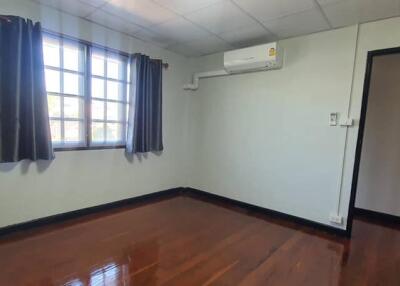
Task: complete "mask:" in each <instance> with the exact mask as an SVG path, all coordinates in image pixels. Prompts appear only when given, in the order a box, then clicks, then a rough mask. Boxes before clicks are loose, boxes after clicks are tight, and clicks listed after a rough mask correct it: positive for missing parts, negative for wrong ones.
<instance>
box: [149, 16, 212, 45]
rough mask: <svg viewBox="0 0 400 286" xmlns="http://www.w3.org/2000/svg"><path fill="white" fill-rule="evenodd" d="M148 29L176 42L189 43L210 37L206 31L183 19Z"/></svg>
mask: <svg viewBox="0 0 400 286" xmlns="http://www.w3.org/2000/svg"><path fill="white" fill-rule="evenodd" d="M150 29H151V30H152V31H154V32H156V33H158V34H160V35H163V36H165V37H168V38H170V39H172V40H174V41H176V42H190V41H194V40H196V39H199V38H202V37H203V38H204V37H206V36H208V35H210V33H208V32H207V31H205V30H203V29H201V28H199V27H198V26H196V25H194V24H193V23H191V22H189V21H187V20H185V19H183V18H178V19H174V20H172V21H168V22H165V23H163V24H161V25H158V26H154V27H151V28H150Z"/></svg>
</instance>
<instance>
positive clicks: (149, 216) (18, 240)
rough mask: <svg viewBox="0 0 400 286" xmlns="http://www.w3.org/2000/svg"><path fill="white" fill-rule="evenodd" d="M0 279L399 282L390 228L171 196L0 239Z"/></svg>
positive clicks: (397, 245) (399, 238) (397, 247)
mask: <svg viewBox="0 0 400 286" xmlns="http://www.w3.org/2000/svg"><path fill="white" fill-rule="evenodd" d="M0 285H2V286H11V285H40V286H46V285H74V286H77V285H184V286H191V285H263V286H264V285H279V286H282V285H283V286H284V285H296V286H301V285H306V286H312V285H318V286H324V285H352V286H357V285H383V286H390V285H394V286H399V285H400V228H399V227H398V226H381V225H378V224H373V223H369V222H366V221H363V220H359V219H358V220H356V221H355V224H354V235H353V238H352V240H346V239H344V238H338V237H334V236H329V235H327V234H321V233H319V232H317V231H314V230H312V229H307V228H304V227H301V226H298V225H293V224H291V223H287V222H284V221H279V220H277V219H270V218H265V217H263V216H261V215H254V214H251V213H246V212H245V211H243V210H238V209H234V208H230V207H228V206H227V205H223V204H222V203H219V205H217V204H213V203H210V202H207V201H205V200H199V199H194V198H189V197H174V198H170V199H166V200H160V201H156V202H152V203H148V204H142V205H138V206H134V207H129V208H128V207H127V208H124V209H120V210H114V211H111V212H103V213H100V214H96V215H91V216H87V217H85V218H81V219H77V220H72V221H69V222H67V223H62V224H56V225H52V226H48V227H45V228H41V229H36V230H32V231H29V232H25V233H19V234H15V235H13V236H10V237H3V238H0Z"/></svg>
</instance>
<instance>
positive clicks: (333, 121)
mask: <svg viewBox="0 0 400 286" xmlns="http://www.w3.org/2000/svg"><path fill="white" fill-rule="evenodd" d="M337 124H338V114H337V112H332V113H331V114H330V115H329V125H330V126H337Z"/></svg>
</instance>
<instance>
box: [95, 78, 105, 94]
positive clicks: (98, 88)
mask: <svg viewBox="0 0 400 286" xmlns="http://www.w3.org/2000/svg"><path fill="white" fill-rule="evenodd" d="M92 97H97V98H104V80H102V79H98V78H92Z"/></svg>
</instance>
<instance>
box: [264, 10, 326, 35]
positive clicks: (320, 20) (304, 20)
mask: <svg viewBox="0 0 400 286" xmlns="http://www.w3.org/2000/svg"><path fill="white" fill-rule="evenodd" d="M264 25H265V26H266V27H267V28H268V29H269V30H270V31H271V32H272V33H274V34H275V35H277V36H278V37H279V38H281V39H282V38H289V37H294V36H300V35H305V34H310V33H315V32H319V31H323V30H328V29H329V25H328V23H327V22H326V20H325V18H324V17H323V16H322V13H321V12H320V11H319V10H318V9H312V10H308V11H304V12H301V13H297V14H293V15H289V16H285V17H282V18H279V19H275V20H271V21H268V22H264Z"/></svg>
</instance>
